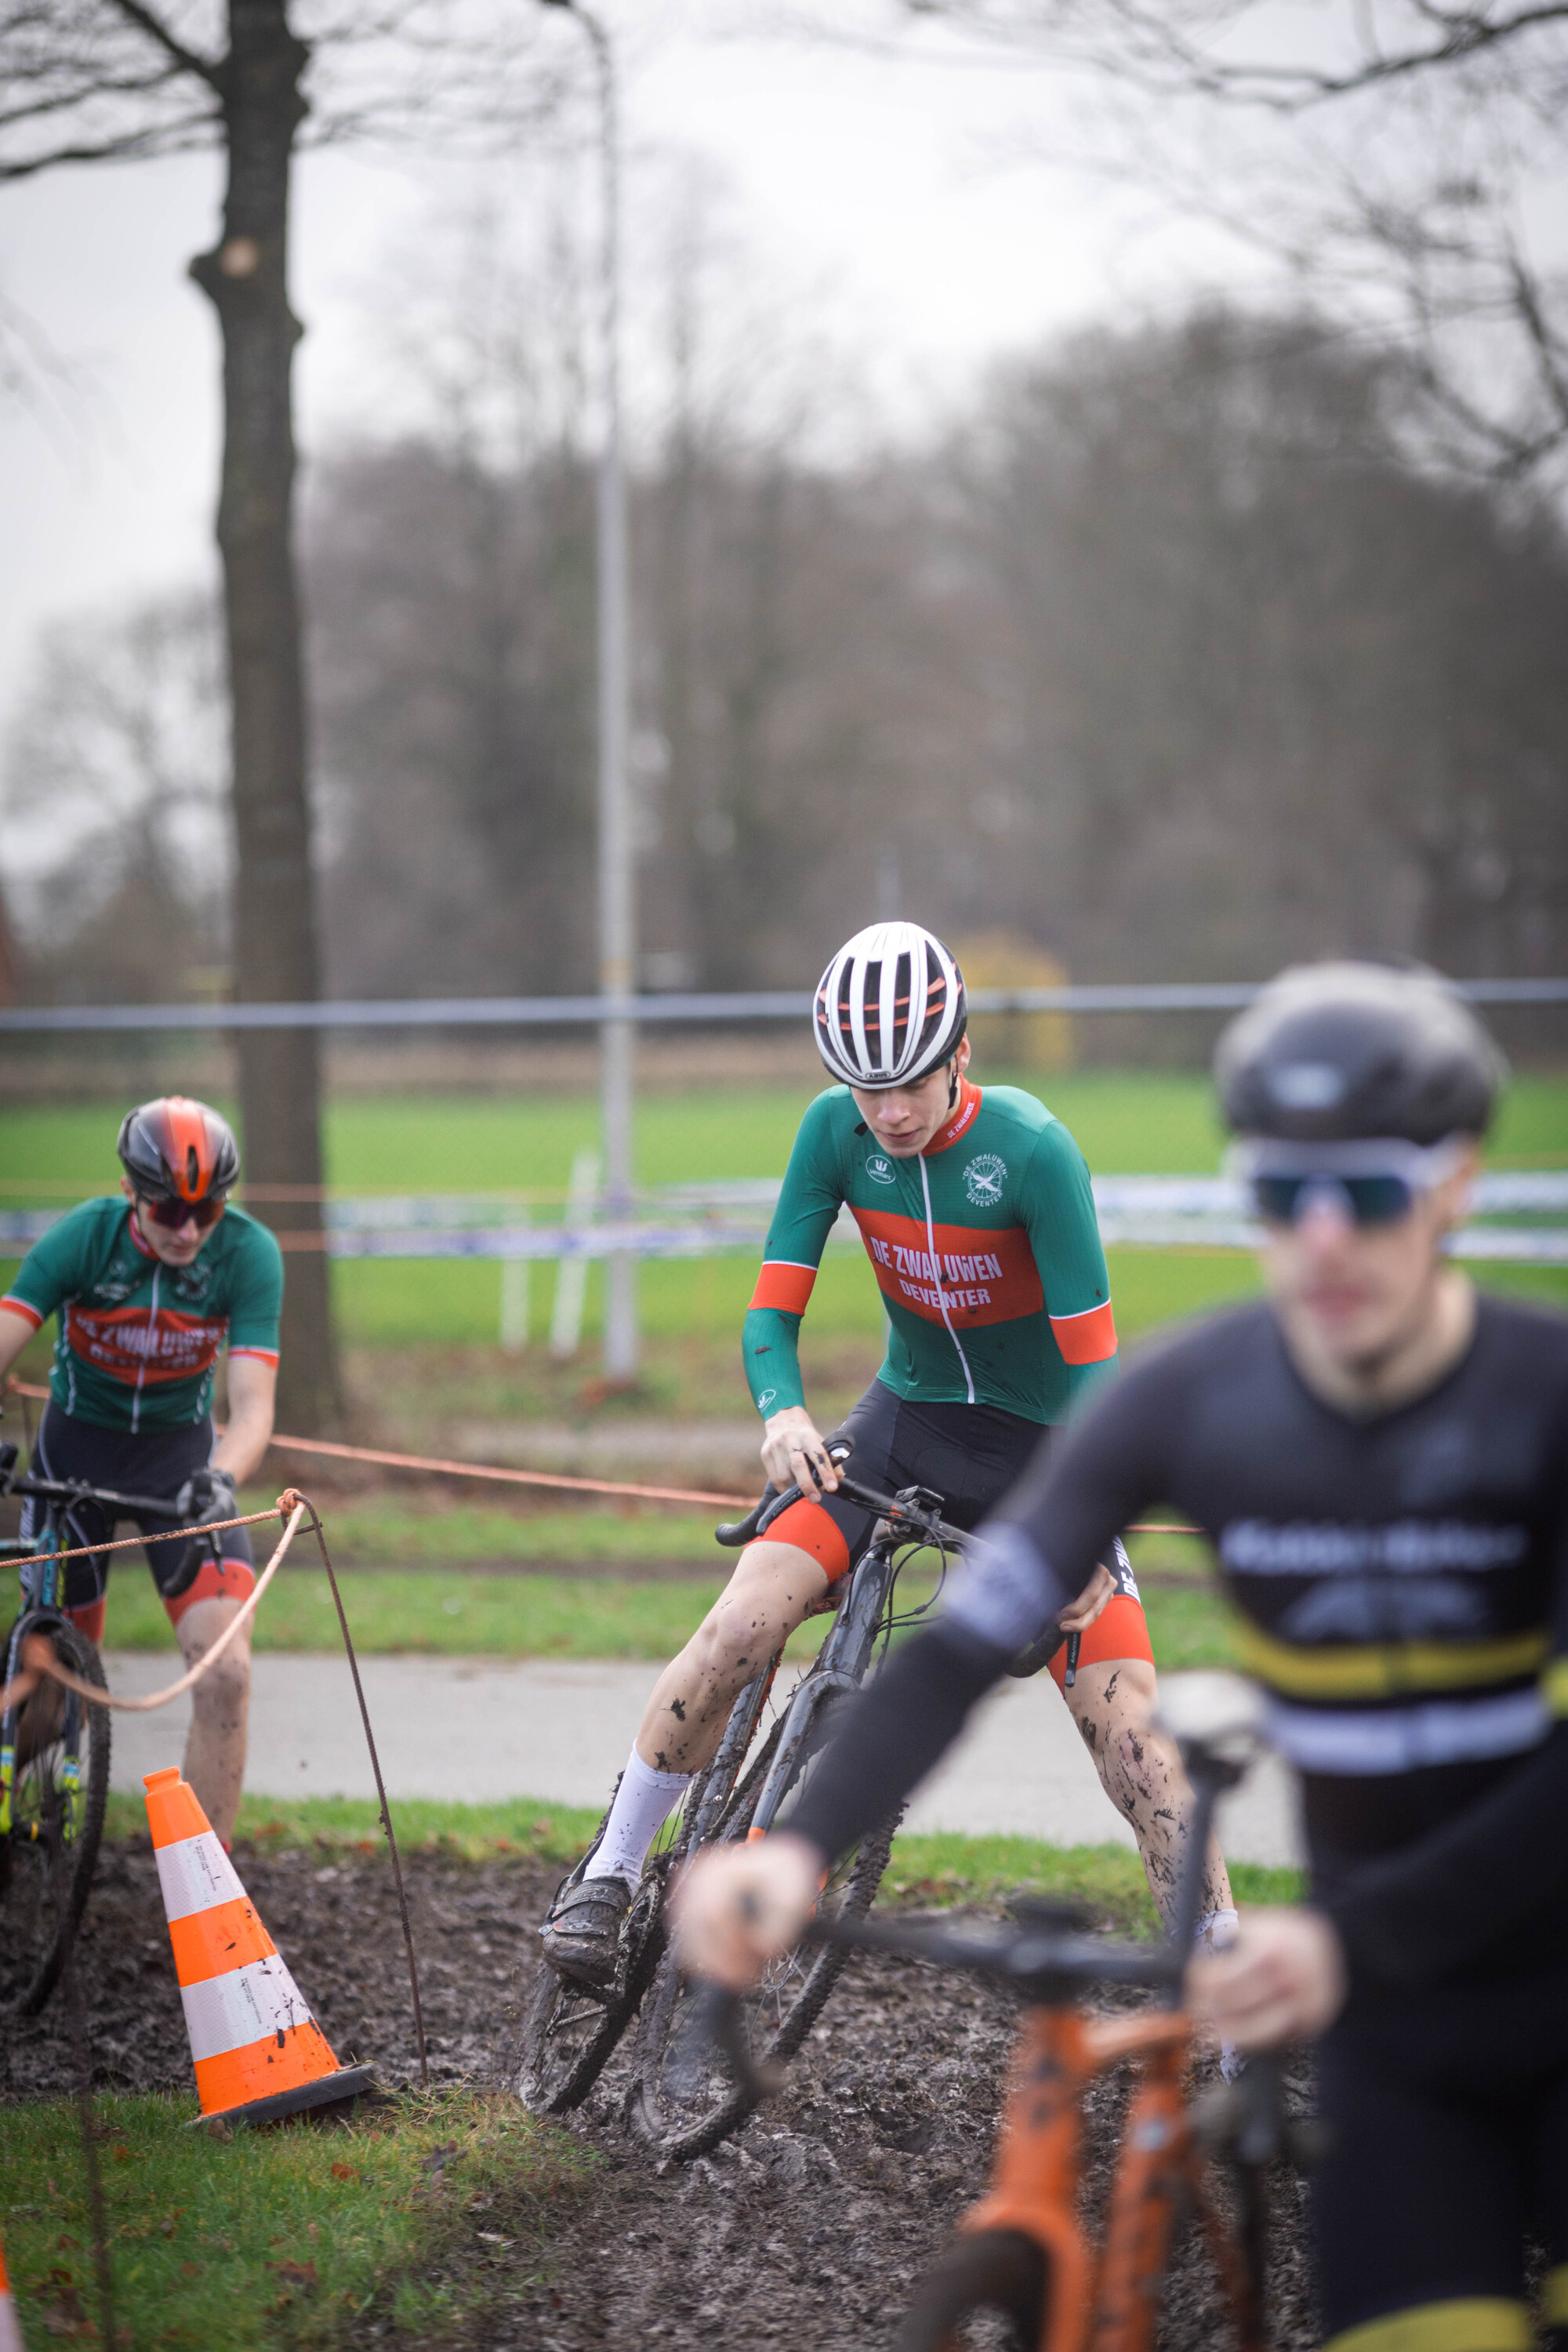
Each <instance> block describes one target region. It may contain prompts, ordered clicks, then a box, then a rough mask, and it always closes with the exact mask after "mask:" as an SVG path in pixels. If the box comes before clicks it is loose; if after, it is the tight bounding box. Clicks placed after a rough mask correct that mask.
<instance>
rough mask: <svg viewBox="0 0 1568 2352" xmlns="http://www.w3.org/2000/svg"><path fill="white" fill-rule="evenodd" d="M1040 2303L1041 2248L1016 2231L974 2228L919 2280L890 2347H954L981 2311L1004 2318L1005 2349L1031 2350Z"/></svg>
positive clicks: (895, 2351)
mask: <svg viewBox="0 0 1568 2352" xmlns="http://www.w3.org/2000/svg"><path fill="white" fill-rule="evenodd" d="M1045 2307H1046V2255H1045V2249H1044V2248H1043V2247H1042V2246H1040V2245H1037V2243H1036V2242H1035V2240H1034V2239H1033V2238H1026V2236H1025V2235H1024V2233H1023V2231H1021V2230H976V2231H973V2233H971V2234H970V2235H968V2236H966V2237H961V2238H958V2239H956V2240H955V2241H954V2242H953V2244H952V2246H951V2247H950V2248H949V2250H948V2252H946V2253H945V2254H944V2255H943V2256H942V2260H941V2262H940V2263H938V2264H937V2266H936V2268H935V2269H934V2270H933V2271H931V2272H929V2273H927V2275H926V2276H925V2277H924V2278H923V2279H921V2282H920V2284H919V2285H918V2286H917V2287H916V2289H915V2296H914V2301H913V2302H912V2303H911V2304H910V2308H909V2310H908V2311H907V2312H906V2314H905V2315H904V2320H903V2325H902V2326H900V2329H899V2332H898V2334H897V2336H894V2338H893V2346H892V2352H960V2347H962V2346H963V2344H964V2343H965V2342H966V2340H967V2337H968V2331H967V2329H966V2327H965V2325H964V2323H965V2321H966V2320H970V2319H977V2318H979V2317H980V2315H982V2313H984V2312H999V2313H1001V2315H1002V2316H1003V2317H1004V2319H1005V2321H1006V2323H1007V2326H1008V2331H1009V2332H1008V2335H1007V2337H1006V2342H1007V2345H1008V2347H1009V2352H1035V2347H1036V2346H1037V2344H1038V2343H1039V2340H1040V2335H1041V2329H1042V2323H1043V2321H1044V2317H1045Z"/></svg>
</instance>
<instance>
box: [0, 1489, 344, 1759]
mask: <svg viewBox="0 0 1568 2352" xmlns="http://www.w3.org/2000/svg"><path fill="white" fill-rule="evenodd" d="M278 1508H279V1512H283V1511H287V1512H288V1514H289V1524H288V1526H287V1527H286V1528H284V1530H283V1533H282V1534H281V1536H280V1537H279V1539H278V1549H277V1550H276V1551H275V1552H274V1553H273V1555H272V1557H271V1559H269V1560H268V1563H267V1565H266V1567H265V1568H264V1569H263V1570H262V1571H261V1573H260V1575H259V1576H258V1578H257V1580H256V1585H255V1589H254V1591H252V1592H251V1594H250V1597H249V1599H248V1600H247V1601H245V1602H244V1604H243V1605H242V1606H241V1607H240V1608H239V1609H238V1610H237V1611H236V1612H235V1614H234V1615H233V1616H232V1617H231V1618H230V1619H229V1622H228V1623H227V1624H226V1626H225V1627H224V1629H223V1632H222V1633H220V1634H219V1635H218V1637H217V1640H216V1642H215V1643H213V1645H212V1648H211V1649H210V1650H207V1651H205V1652H204V1653H203V1654H202V1655H201V1656H200V1657H199V1658H198V1659H197V1660H196V1663H195V1665H194V1666H192V1667H191V1668H190V1669H189V1670H188V1671H187V1672H186V1673H184V1674H183V1675H181V1676H180V1679H179V1681H178V1682H177V1683H171V1684H170V1685H169V1687H168V1689H167V1690H161V1691H153V1693H152V1694H151V1695H150V1696H148V1697H146V1698H115V1697H114V1696H113V1695H112V1694H111V1693H110V1692H109V1691H105V1690H100V1688H99V1686H98V1685H97V1684H96V1683H88V1682H83V1680H82V1678H81V1676H80V1675H73V1674H72V1673H71V1671H70V1669H69V1668H68V1666H62V1665H61V1664H60V1663H59V1660H58V1658H57V1657H56V1656H55V1655H54V1654H53V1652H52V1651H51V1650H50V1648H49V1645H48V1643H47V1640H46V1639H45V1637H44V1635H43V1634H42V1633H29V1635H28V1636H27V1638H26V1641H25V1642H24V1643H23V1644H22V1672H21V1673H20V1674H19V1675H16V1676H15V1678H14V1679H13V1680H12V1681H10V1682H8V1683H7V1684H6V1685H5V1688H4V1690H0V1715H4V1714H5V1710H6V1709H7V1708H8V1707H10V1706H16V1704H17V1703H18V1702H19V1701H20V1700H22V1699H25V1698H26V1697H28V1696H30V1695H31V1693H32V1692H33V1691H34V1690H35V1689H36V1688H37V1680H38V1676H39V1675H48V1676H49V1678H50V1680H51V1681H53V1682H57V1683H61V1684H63V1685H64V1686H65V1688H66V1689H67V1690H68V1691H75V1693H76V1695H77V1696H78V1697H79V1698H85V1699H87V1700H89V1701H90V1703H91V1704H92V1706H110V1707H115V1708H118V1710H119V1711H120V1712H121V1714H122V1715H151V1714H152V1713H153V1710H154V1708H156V1707H160V1706H168V1705H169V1703H170V1701H171V1700H172V1699H176V1698H183V1697H184V1694H185V1693H186V1691H188V1690H191V1689H193V1688H194V1687H195V1685H196V1684H197V1683H199V1682H200V1681H201V1678H202V1676H203V1675H205V1674H210V1673H211V1671H212V1669H213V1667H214V1666H216V1664H217V1662H218V1660H219V1659H220V1658H221V1657H222V1655H223V1654H224V1652H225V1651H226V1649H227V1648H228V1646H229V1643H231V1642H232V1641H234V1639H235V1638H236V1636H237V1634H238V1633H239V1630H240V1627H241V1626H242V1625H248V1624H249V1622H250V1621H251V1619H252V1618H253V1617H254V1616H255V1614H256V1612H257V1610H258V1608H259V1607H260V1605H261V1596H262V1594H263V1593H264V1592H265V1591H266V1590H267V1588H268V1585H269V1584H270V1583H271V1581H272V1580H273V1578H274V1577H275V1576H276V1575H277V1573H278V1570H279V1568H281V1566H282V1565H283V1559H284V1555H285V1554H286V1553H287V1551H288V1549H289V1545H290V1544H291V1543H292V1542H293V1540H294V1538H295V1537H296V1536H297V1535H298V1533H299V1532H300V1525H301V1522H302V1521H303V1519H304V1517H305V1514H306V1512H307V1511H309V1510H310V1504H309V1503H308V1502H307V1501H306V1499H305V1497H304V1496H302V1495H298V1494H296V1493H295V1492H294V1490H293V1488H292V1487H290V1488H289V1492H288V1493H287V1494H284V1495H279V1497H278ZM272 1516H273V1514H272V1513H271V1512H270V1511H257V1512H255V1513H253V1514H252V1517H255V1518H260V1519H269V1518H271V1517H272ZM227 1524H228V1525H230V1526H237V1525H238V1524H239V1522H238V1521H235V1520H230V1521H228V1522H227ZM186 1532H188V1530H186ZM100 1549H103V1547H101V1546H100ZM65 1556H66V1555H64V1554H63V1553H60V1552H56V1553H54V1554H53V1555H52V1557H53V1558H54V1559H63V1558H64V1557H65ZM39 1557H40V1558H42V1559H47V1558H49V1557H51V1555H50V1554H48V1553H41V1554H40V1555H39Z"/></svg>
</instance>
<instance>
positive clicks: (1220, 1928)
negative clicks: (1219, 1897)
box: [1193, 1905, 1241, 1952]
mask: <svg viewBox="0 0 1568 2352" xmlns="http://www.w3.org/2000/svg"><path fill="white" fill-rule="evenodd" d="M1240 1926H1241V1921H1240V1919H1239V1917H1238V1916H1237V1913H1236V1912H1234V1911H1233V1910H1231V1909H1230V1907H1229V1906H1228V1905H1227V1906H1226V1908H1225V1909H1224V1910H1223V1911H1205V1913H1204V1915H1203V1917H1202V1918H1201V1919H1200V1920H1199V1921H1198V1924H1197V1926H1196V1927H1194V1929H1193V1943H1194V1947H1195V1946H1197V1945H1199V1944H1201V1945H1202V1946H1203V1948H1204V1950H1205V1952H1223V1951H1224V1950H1225V1948H1226V1945H1227V1944H1234V1943H1235V1941H1236V1937H1237V1929H1238V1928H1239V1927H1240Z"/></svg>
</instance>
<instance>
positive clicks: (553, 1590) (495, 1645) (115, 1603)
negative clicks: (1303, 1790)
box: [104, 1567, 1232, 1668]
mask: <svg viewBox="0 0 1568 2352" xmlns="http://www.w3.org/2000/svg"><path fill="white" fill-rule="evenodd" d="M340 1581H341V1583H342V1591H343V1606H344V1609H345V1610H346V1612H347V1613H348V1620H349V1630H350V1632H351V1633H352V1634H353V1639H354V1643H355V1645H356V1647H358V1648H359V1649H362V1650H363V1651H365V1652H366V1653H367V1654H373V1653H378V1652H379V1653H388V1652H390V1653H394V1654H409V1653H417V1654H421V1655H426V1656H440V1657H509V1658H510V1657H551V1658H646V1659H650V1660H656V1661H662V1660H664V1659H666V1658H669V1657H673V1656H674V1654H675V1653H676V1651H678V1650H679V1649H680V1648H681V1647H682V1646H683V1645H684V1643H686V1641H687V1640H688V1638H689V1635H690V1634H691V1633H692V1632H693V1630H694V1629H695V1627H696V1626H697V1624H698V1623H699V1622H700V1619H701V1618H702V1617H703V1616H704V1615H705V1613H706V1612H707V1611H708V1610H709V1609H710V1607H711V1606H712V1603H713V1602H714V1601H716V1600H717V1599H718V1597H719V1593H720V1591H721V1587H722V1583H723V1573H722V1571H719V1572H717V1573H715V1574H714V1575H713V1576H711V1577H705V1578H700V1579H699V1578H691V1579H689V1580H688V1579H686V1578H679V1579H674V1578H672V1579H669V1580H658V1581H654V1580H647V1579H639V1580H621V1579H619V1578H616V1577H605V1576H592V1577H571V1576H462V1575H456V1574H453V1573H450V1572H447V1573H445V1574H440V1573H423V1574H422V1573H420V1572H419V1571H417V1570H405V1569H388V1570H384V1571H383V1572H382V1573H380V1574H378V1575H374V1576H351V1577H345V1578H342V1579H341V1580H340ZM1141 1589H1142V1594H1143V1605H1144V1609H1145V1611H1146V1612H1147V1615H1148V1619H1149V1630H1150V1633H1151V1635H1152V1640H1153V1643H1154V1654H1155V1655H1156V1657H1158V1659H1159V1660H1160V1663H1161V1664H1162V1665H1163V1666H1165V1667H1167V1668H1174V1667H1177V1666H1213V1665H1227V1664H1230V1663H1231V1659H1232V1651H1231V1644H1230V1637H1229V1633H1228V1630H1227V1625H1226V1614H1225V1610H1224V1606H1223V1604H1222V1603H1221V1602H1220V1601H1218V1600H1217V1599H1216V1597H1215V1595H1214V1593H1213V1592H1211V1591H1209V1590H1207V1589H1206V1588H1199V1589H1193V1588H1192V1587H1190V1586H1188V1585H1187V1584H1185V1583H1184V1582H1183V1583H1181V1584H1173V1583H1172V1582H1170V1581H1169V1580H1166V1579H1163V1578H1162V1577H1161V1576H1160V1575H1158V1574H1157V1573H1156V1574H1148V1573H1145V1574H1144V1575H1143V1577H1142V1588H1141ZM930 1591H931V1586H930V1584H929V1582H925V1583H921V1582H918V1581H916V1580H914V1579H912V1578H909V1579H906V1580H903V1581H902V1582H901V1583H900V1592H901V1593H902V1594H903V1596H904V1598H905V1599H906V1601H913V1600H915V1599H916V1598H921V1599H923V1598H924V1597H925V1595H926V1594H928V1593H929V1592H930ZM828 1622H829V1620H828V1619H827V1618H826V1616H824V1617H814V1618H808V1619H807V1620H806V1622H805V1624H804V1625H803V1626H802V1627H801V1629H800V1631H799V1633H796V1634H795V1637H794V1639H793V1640H792V1642H791V1643H790V1644H789V1647H788V1650H787V1651H786V1653H785V1654H786V1656H788V1657H790V1658H809V1657H814V1656H815V1655H816V1650H817V1647H818V1645H819V1643H821V1640H822V1637H823V1634H824V1633H825V1632H826V1628H827V1625H828ZM341 1641H342V1636H341V1635H340V1633H339V1632H338V1621H337V1612H336V1611H335V1610H334V1609H333V1607H332V1602H331V1591H330V1589H329V1587H328V1584H327V1580H326V1578H325V1577H324V1576H321V1575H320V1574H318V1573H315V1572H312V1571H310V1570H304V1571H302V1572H300V1573H299V1574H296V1575H284V1576H279V1578H278V1579H277V1580H276V1581H275V1582H274V1584H273V1585H272V1588H271V1590H270V1591H269V1592H268V1596H267V1598H266V1600H265V1601H263V1602H262V1604H261V1608H260V1610H259V1611H258V1617H257V1627H256V1647H257V1649H258V1651H262V1650H336V1649H338V1648H339V1647H340V1645H341ZM104 1646H105V1647H106V1648H107V1649H110V1650H168V1651H169V1652H170V1654H171V1656H172V1655H173V1654H174V1636H173V1634H172V1633H171V1632H170V1629H169V1621H168V1619H167V1617H166V1616H165V1615H164V1613H163V1604H162V1602H161V1601H159V1600H158V1597H157V1595H156V1593H155V1592H154V1591H153V1580H152V1579H151V1577H149V1576H148V1575H146V1573H145V1572H144V1571H142V1570H140V1569H139V1568H136V1567H132V1568H130V1569H129V1570H127V1569H121V1571H120V1572H119V1574H118V1576H117V1577H116V1578H114V1579H113V1580H111V1581H110V1603H109V1623H108V1629H107V1632H106V1633H105V1636H104Z"/></svg>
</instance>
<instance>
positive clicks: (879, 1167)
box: [866, 1151, 1001, 1184]
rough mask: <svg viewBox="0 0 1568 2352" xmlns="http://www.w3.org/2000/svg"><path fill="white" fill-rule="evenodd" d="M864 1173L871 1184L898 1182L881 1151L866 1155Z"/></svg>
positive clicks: (885, 1155) (890, 1165) (889, 1163)
mask: <svg viewBox="0 0 1568 2352" xmlns="http://www.w3.org/2000/svg"><path fill="white" fill-rule="evenodd" d="M997 1165H998V1167H1000V1165H1001V1162H1000V1160H998V1162H997ZM866 1173H867V1175H868V1176H869V1178H870V1179H871V1181H872V1183H873V1184H896V1183H897V1182H898V1181H899V1180H898V1176H897V1174H896V1173H895V1172H894V1169H893V1163H892V1161H891V1160H889V1158H888V1156H887V1154H886V1152H883V1151H873V1152H870V1153H868V1156H867V1160H866Z"/></svg>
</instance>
